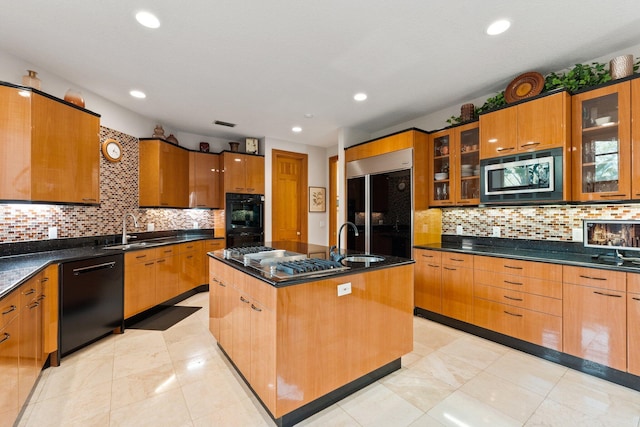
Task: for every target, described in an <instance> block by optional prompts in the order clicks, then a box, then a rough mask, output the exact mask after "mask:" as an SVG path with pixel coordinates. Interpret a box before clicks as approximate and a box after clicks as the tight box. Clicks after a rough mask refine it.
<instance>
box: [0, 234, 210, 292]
mask: <svg viewBox="0 0 640 427" xmlns="http://www.w3.org/2000/svg"><path fill="white" fill-rule="evenodd" d="M213 238H214V235H213V230H198V232H194V231H191V230H188V231H185V232H180V231H177V232H159V233H139V234H138V240H136V241H144V240H146V239H149V240H151V239H161V240H157V241H156V242H154V245H153V246H151V247H159V246H163V245H173V244H177V243H183V242H190V241H196V240H204V239H213ZM114 239H115V238H114V236H101V237H91V238H79V239H59V240H57V241H44V242H21V243H17V244H4V245H2V248H1V250H2V252H1V253H2V254H3V255H5V256H1V257H0V299H1V298H4V297H5V296H6V295H7V294H9V293H10V292H11V291H12V290H13V289H15V288H17V287H18V286H20V285H21V284H22V283H24V282H25V281H27V280H29V279H31V278H32V277H33V276H35V275H36V274H37V273H39V272H40V271H42V270H43V269H44V268H45V267H47V266H48V265H50V264H58V263H63V262H70V261H77V260H82V259H89V258H100V257H103V256H109V255H114V254H120V253H124V252H126V251H123V250H113V249H105V246H108V245H113V244H117V240H114ZM144 249H149V247H148V246H147V247H144V246H143V247H139V248H132V249H128V250H127V251H132V250H144ZM21 251H22V253H20V252H21Z"/></svg>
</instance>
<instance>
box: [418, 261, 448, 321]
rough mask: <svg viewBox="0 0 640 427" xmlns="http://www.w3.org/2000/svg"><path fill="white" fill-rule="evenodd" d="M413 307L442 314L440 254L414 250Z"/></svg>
mask: <svg viewBox="0 0 640 427" xmlns="http://www.w3.org/2000/svg"><path fill="white" fill-rule="evenodd" d="M414 258H415V260H416V264H415V270H414V275H415V289H414V299H415V306H416V307H420V308H424V309H425V310H429V311H433V312H434V313H442V269H441V266H442V252H440V251H431V250H426V249H414Z"/></svg>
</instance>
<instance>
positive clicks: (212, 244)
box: [205, 239, 225, 252]
mask: <svg viewBox="0 0 640 427" xmlns="http://www.w3.org/2000/svg"><path fill="white" fill-rule="evenodd" d="M224 247H225V240H224V239H213V240H207V241H205V252H213V251H217V250H220V249H224Z"/></svg>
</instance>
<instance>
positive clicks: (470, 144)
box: [455, 122, 480, 205]
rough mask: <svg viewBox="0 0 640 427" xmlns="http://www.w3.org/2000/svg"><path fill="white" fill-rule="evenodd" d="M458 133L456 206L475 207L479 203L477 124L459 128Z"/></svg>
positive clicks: (478, 139) (478, 136)
mask: <svg viewBox="0 0 640 427" xmlns="http://www.w3.org/2000/svg"><path fill="white" fill-rule="evenodd" d="M457 131H458V140H459V144H458V152H459V153H460V154H459V160H458V161H456V166H458V167H459V169H458V170H459V171H460V173H459V174H458V175H457V178H456V182H455V189H456V191H455V195H456V204H460V205H477V204H478V203H480V150H479V146H480V145H479V144H480V134H479V127H478V122H475V123H471V124H468V125H464V126H461V127H460V128H458V129H457Z"/></svg>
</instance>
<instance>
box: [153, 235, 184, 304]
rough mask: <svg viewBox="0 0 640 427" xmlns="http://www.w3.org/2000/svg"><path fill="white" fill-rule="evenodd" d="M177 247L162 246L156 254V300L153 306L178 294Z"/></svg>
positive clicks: (178, 264)
mask: <svg viewBox="0 0 640 427" xmlns="http://www.w3.org/2000/svg"><path fill="white" fill-rule="evenodd" d="M177 248H178V245H172V246H164V247H161V248H158V249H157V252H156V257H157V258H156V298H155V304H154V305H156V304H161V303H163V302H165V301H167V300H170V299H171V298H173V297H175V296H176V295H178V294H179V291H178V280H179V269H180V259H179V258H178V249H177Z"/></svg>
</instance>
